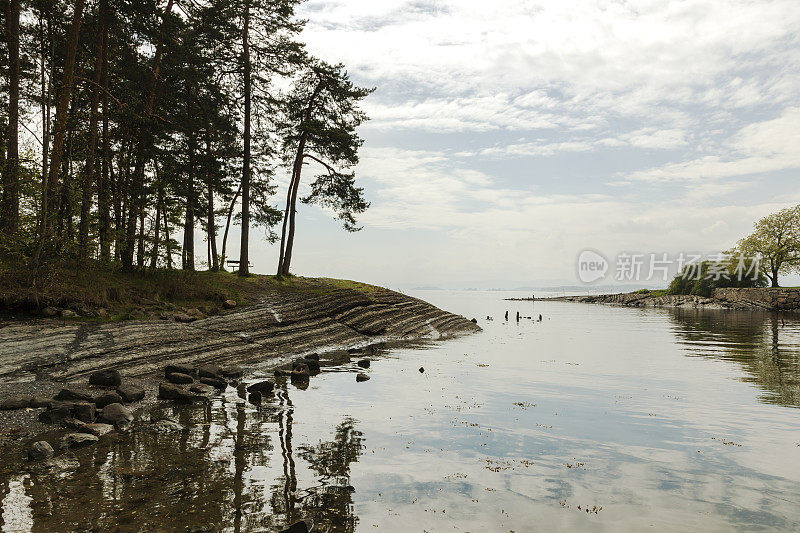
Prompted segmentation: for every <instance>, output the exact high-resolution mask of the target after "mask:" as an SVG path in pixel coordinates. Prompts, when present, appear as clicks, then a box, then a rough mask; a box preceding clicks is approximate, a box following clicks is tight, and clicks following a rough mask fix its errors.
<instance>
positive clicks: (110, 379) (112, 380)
mask: <svg viewBox="0 0 800 533" xmlns="http://www.w3.org/2000/svg"><path fill="white" fill-rule="evenodd" d="M89 384H90V385H97V386H99V387H119V386H120V384H122V376H121V375H120V374H119V371H117V370H114V369H113V368H111V369H107V370H98V371H97V372H92V373H91V374H89Z"/></svg>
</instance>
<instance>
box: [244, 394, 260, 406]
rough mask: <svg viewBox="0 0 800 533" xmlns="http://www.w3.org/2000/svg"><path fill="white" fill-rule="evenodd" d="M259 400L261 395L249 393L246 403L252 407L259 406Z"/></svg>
mask: <svg viewBox="0 0 800 533" xmlns="http://www.w3.org/2000/svg"><path fill="white" fill-rule="evenodd" d="M261 399H262V396H261V393H260V392H258V391H256V392H251V393H250V394H249V395H248V396H247V401H248V402H250V403H252V404H253V405H261Z"/></svg>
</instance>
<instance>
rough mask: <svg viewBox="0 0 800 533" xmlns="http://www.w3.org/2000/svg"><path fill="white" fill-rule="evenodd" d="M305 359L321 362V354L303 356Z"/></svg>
mask: <svg viewBox="0 0 800 533" xmlns="http://www.w3.org/2000/svg"><path fill="white" fill-rule="evenodd" d="M303 359H307V360H309V361H319V354H316V353H308V354H306V355H304V356H303Z"/></svg>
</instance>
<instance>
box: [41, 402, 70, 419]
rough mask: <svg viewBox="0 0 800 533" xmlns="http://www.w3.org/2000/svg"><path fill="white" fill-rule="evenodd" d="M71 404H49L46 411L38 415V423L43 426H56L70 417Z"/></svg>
mask: <svg viewBox="0 0 800 533" xmlns="http://www.w3.org/2000/svg"><path fill="white" fill-rule="evenodd" d="M72 405H73V404H72V403H71V402H50V404H49V405H48V406H47V410H46V411H42V412H41V413H39V421H40V422H44V423H45V424H57V423H58V422H61V421H62V420H64V419H65V418H70V417H71V416H72Z"/></svg>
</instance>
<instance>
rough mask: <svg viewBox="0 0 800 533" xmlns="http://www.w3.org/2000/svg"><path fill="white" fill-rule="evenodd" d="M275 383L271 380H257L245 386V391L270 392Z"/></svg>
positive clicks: (263, 393)
mask: <svg viewBox="0 0 800 533" xmlns="http://www.w3.org/2000/svg"><path fill="white" fill-rule="evenodd" d="M274 389H275V384H274V383H273V382H271V381H259V382H257V383H253V384H252V385H250V386H248V387H247V392H250V393H255V392H257V393H259V394H261V395H266V394H272V391H273V390H274Z"/></svg>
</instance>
